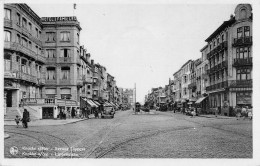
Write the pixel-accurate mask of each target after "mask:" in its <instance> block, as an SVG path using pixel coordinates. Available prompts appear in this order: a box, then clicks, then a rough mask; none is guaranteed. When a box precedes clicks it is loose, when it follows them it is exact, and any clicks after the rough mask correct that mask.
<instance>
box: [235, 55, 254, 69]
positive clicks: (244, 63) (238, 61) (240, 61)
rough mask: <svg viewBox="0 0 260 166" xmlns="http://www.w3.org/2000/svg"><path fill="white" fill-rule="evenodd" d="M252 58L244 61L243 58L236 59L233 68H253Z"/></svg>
mask: <svg viewBox="0 0 260 166" xmlns="http://www.w3.org/2000/svg"><path fill="white" fill-rule="evenodd" d="M252 64H253V63H252V57H250V58H247V59H242V58H236V59H234V63H233V66H234V67H238V66H252Z"/></svg>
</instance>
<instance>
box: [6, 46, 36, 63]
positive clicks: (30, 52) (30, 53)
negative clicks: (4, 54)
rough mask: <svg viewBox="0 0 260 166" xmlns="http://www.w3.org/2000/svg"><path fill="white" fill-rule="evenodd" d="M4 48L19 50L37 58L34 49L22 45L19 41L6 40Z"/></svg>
mask: <svg viewBox="0 0 260 166" xmlns="http://www.w3.org/2000/svg"><path fill="white" fill-rule="evenodd" d="M4 49H10V50H13V51H18V52H21V53H23V54H25V55H27V56H30V57H32V58H34V59H37V56H36V54H35V52H33V51H32V50H30V49H29V48H27V47H25V46H22V45H21V44H19V43H13V42H5V44H4Z"/></svg>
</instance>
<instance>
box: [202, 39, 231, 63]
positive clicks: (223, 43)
mask: <svg viewBox="0 0 260 166" xmlns="http://www.w3.org/2000/svg"><path fill="white" fill-rule="evenodd" d="M223 49H224V50H225V49H227V41H224V42H222V43H220V44H219V45H218V46H217V47H215V48H214V49H212V50H211V51H210V52H209V53H208V54H207V59H209V58H210V57H211V56H213V55H214V54H217V53H218V52H219V51H222V50H223Z"/></svg>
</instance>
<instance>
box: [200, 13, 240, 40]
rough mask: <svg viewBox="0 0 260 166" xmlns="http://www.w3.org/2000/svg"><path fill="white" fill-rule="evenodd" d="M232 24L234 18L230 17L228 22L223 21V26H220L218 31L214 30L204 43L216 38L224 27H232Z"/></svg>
mask: <svg viewBox="0 0 260 166" xmlns="http://www.w3.org/2000/svg"><path fill="white" fill-rule="evenodd" d="M234 22H236V20H235V18H234V17H232V18H230V20H228V21H224V22H223V24H221V25H220V26H219V27H218V29H216V30H215V31H214V32H213V33H212V34H211V35H210V36H209V37H208V38H207V39H206V40H205V41H206V42H209V41H210V40H211V39H213V38H214V37H216V36H217V35H218V34H219V33H220V32H221V31H223V30H224V29H225V28H226V27H229V26H230V25H232V24H233V23H234Z"/></svg>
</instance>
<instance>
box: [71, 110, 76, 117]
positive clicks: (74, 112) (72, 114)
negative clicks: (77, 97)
mask: <svg viewBox="0 0 260 166" xmlns="http://www.w3.org/2000/svg"><path fill="white" fill-rule="evenodd" d="M75 116H76V110H75V108H74V107H73V108H72V111H71V117H72V118H74V117H75Z"/></svg>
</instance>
